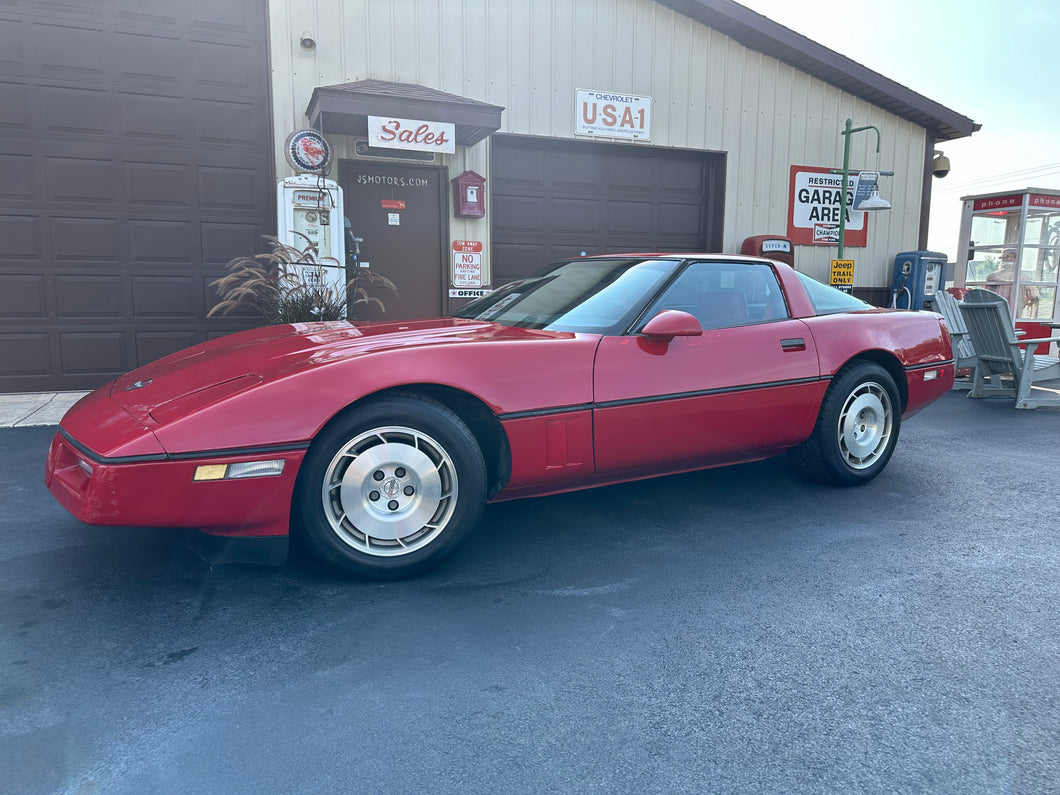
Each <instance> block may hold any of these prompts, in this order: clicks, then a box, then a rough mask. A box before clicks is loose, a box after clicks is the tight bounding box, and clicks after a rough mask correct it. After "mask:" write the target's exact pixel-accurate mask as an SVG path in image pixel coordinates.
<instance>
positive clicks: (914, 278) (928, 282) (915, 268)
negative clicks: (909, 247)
mask: <svg viewBox="0 0 1060 795" xmlns="http://www.w3.org/2000/svg"><path fill="white" fill-rule="evenodd" d="M945 270H946V255H945V254H940V253H939V252H937V251H903V252H902V253H901V254H897V255H895V258H894V275H893V277H892V279H891V306H893V307H895V308H896V309H915V310H917V311H919V310H921V309H930V308H931V307H930V302H931V299H933V298H934V297H935V293H936V292H938V291H939V290H941V289H942V285H943V279H944V278H945Z"/></svg>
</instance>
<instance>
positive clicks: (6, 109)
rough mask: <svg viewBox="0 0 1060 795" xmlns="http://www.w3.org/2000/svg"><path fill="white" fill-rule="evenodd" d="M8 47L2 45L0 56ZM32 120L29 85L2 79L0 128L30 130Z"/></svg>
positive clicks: (0, 56)
mask: <svg viewBox="0 0 1060 795" xmlns="http://www.w3.org/2000/svg"><path fill="white" fill-rule="evenodd" d="M6 49H7V48H6V46H4V45H0V58H2V57H3V55H2V54H3V53H4V52H5V51H6ZM0 63H3V61H0ZM30 122H31V119H30V112H29V86H27V85H26V84H25V83H22V82H14V81H6V80H4V81H0V130H9V131H11V130H28V129H30V126H31V125H30Z"/></svg>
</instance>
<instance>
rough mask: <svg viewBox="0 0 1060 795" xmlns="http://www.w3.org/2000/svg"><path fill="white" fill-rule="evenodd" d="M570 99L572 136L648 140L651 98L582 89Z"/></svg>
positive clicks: (649, 137)
mask: <svg viewBox="0 0 1060 795" xmlns="http://www.w3.org/2000/svg"><path fill="white" fill-rule="evenodd" d="M574 97H575V99H574V134H575V135H589V136H594V137H598V138H600V137H602V138H629V139H633V140H638V141H650V140H651V97H637V96H633V95H632V94H621V93H618V92H615V91H592V90H589V89H585V88H579V89H577V91H575V94H574Z"/></svg>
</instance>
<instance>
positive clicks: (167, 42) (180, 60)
mask: <svg viewBox="0 0 1060 795" xmlns="http://www.w3.org/2000/svg"><path fill="white" fill-rule="evenodd" d="M114 41H115V44H116V45H117V47H116V48H114V49H112V50H111V53H112V57H113V58H114V61H115V63H114V71H115V72H116V73H117V74H119V75H121V77H123V78H125V79H130V78H131V79H133V80H137V81H139V80H149V81H150V80H156V81H165V82H167V83H170V84H171V83H173V82H175V81H179V80H180V79H181V75H182V73H183V72H184V70H185V68H186V67H185V66H184V60H185V59H186V58H187V57H188V53H187V49H186V47H185V46H184V43H183V42H182V41H181V40H180V39H179V38H177V37H175V36H159V35H155V34H150V33H144V32H142V31H128V30H122V31H118V32H117V33H116V34H115V37H114Z"/></svg>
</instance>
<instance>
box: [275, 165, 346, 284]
mask: <svg viewBox="0 0 1060 795" xmlns="http://www.w3.org/2000/svg"><path fill="white" fill-rule="evenodd" d="M276 218H277V225H278V227H279V229H278V234H277V238H278V239H279V240H280V242H281V243H284V244H286V245H288V246H291V247H292V248H294V249H297V250H298V251H305V250H306V249H308V248H314V249H315V250H316V251H315V253H314V255H313V260H314V261H315V262H316V263H317V265H315V266H313V265H308V266H299V276H300V277H301V279H302V280H303V281H304V282H305V283H306V284H307V285H310V286H314V287H316V286H319V287H330V288H332V289H334V290H335V291H336V295H337V297H338V298H339V299H340V301H342V302H345V300H346V265H345V246H344V240H343V237H344V233H345V228H344V226H343V212H342V188H340V187H339V185H338V183H336V182H335V181H334V180H330V179H325V178H323V177H319V176H316V175H312V174H301V175H299V176H297V177H287V178H286V179H282V180H280V181H279V183H278V184H277V185H276Z"/></svg>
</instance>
